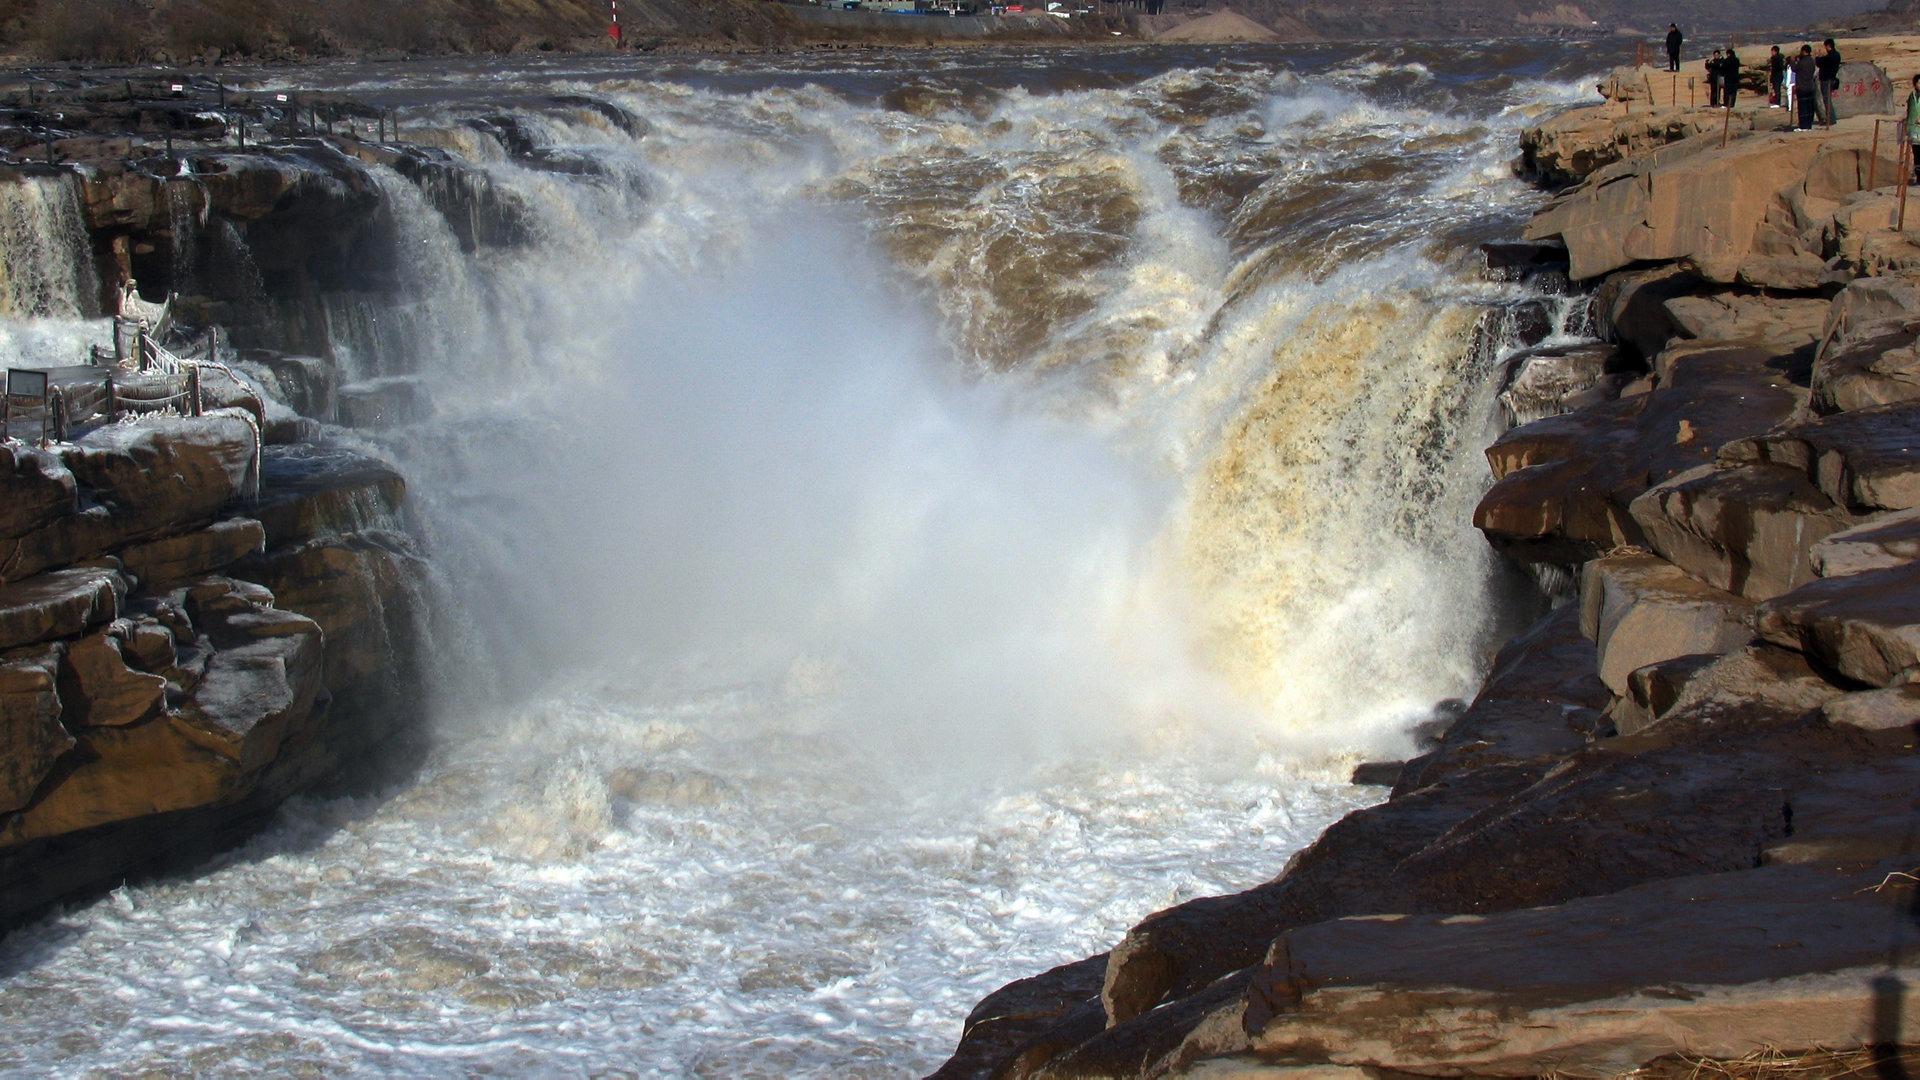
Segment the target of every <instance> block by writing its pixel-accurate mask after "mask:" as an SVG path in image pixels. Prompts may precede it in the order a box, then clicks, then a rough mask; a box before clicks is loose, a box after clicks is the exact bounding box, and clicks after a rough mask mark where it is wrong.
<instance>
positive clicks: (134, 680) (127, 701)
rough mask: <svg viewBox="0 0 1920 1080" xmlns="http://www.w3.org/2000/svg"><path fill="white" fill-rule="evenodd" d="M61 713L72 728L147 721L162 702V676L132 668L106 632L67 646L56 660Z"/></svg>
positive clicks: (164, 688) (164, 685) (164, 700)
mask: <svg viewBox="0 0 1920 1080" xmlns="http://www.w3.org/2000/svg"><path fill="white" fill-rule="evenodd" d="M60 700H61V705H62V715H63V718H64V719H65V720H66V723H67V726H68V727H69V728H71V729H72V730H74V731H79V730H81V729H83V728H89V727H125V726H127V725H129V724H138V723H140V722H142V721H144V720H150V719H152V718H153V717H154V716H156V715H158V714H159V713H160V711H161V709H163V708H164V707H165V706H166V703H167V680H165V679H163V678H161V677H160V676H158V675H148V674H144V673H142V672H138V671H133V670H131V669H130V668H129V667H128V666H127V663H126V661H125V660H124V659H123V658H122V656H121V652H120V642H119V640H118V639H117V638H114V637H112V636H110V635H108V634H106V633H104V632H103V633H96V634H89V635H87V636H86V637H83V638H81V639H79V640H78V641H75V642H73V643H72V644H70V645H68V646H67V648H66V655H65V657H64V658H63V660H62V662H61V664H60Z"/></svg>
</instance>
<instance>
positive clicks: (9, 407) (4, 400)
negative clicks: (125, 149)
mask: <svg viewBox="0 0 1920 1080" xmlns="http://www.w3.org/2000/svg"><path fill="white" fill-rule="evenodd" d="M28 85H32V84H28ZM0 389H4V388H0ZM11 438H13V395H12V394H0V442H6V441H7V440H8V439H11Z"/></svg>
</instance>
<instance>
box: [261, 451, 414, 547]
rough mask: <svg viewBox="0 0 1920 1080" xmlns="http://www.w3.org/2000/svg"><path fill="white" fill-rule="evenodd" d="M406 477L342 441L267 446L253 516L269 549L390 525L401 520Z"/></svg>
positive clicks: (392, 527) (386, 528) (384, 528)
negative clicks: (332, 443) (264, 531)
mask: <svg viewBox="0 0 1920 1080" xmlns="http://www.w3.org/2000/svg"><path fill="white" fill-rule="evenodd" d="M406 491H407V486H406V481H404V480H402V479H401V477H400V474H399V473H397V472H395V471H394V470H393V469H392V467H390V466H388V465H387V464H386V463H384V462H381V461H377V460H375V459H373V458H370V457H367V456H366V455H364V454H361V453H359V452H357V451H354V450H349V449H346V448H344V447H337V446H312V445H299V446H285V447H279V446H275V447H268V448H267V449H266V451H265V453H264V455H263V456H262V463H261V473H260V501H259V503H258V504H257V505H256V506H255V507H254V508H253V511H252V513H253V516H254V517H255V518H257V519H258V520H259V521H260V523H261V525H263V526H264V527H265V529H266V534H267V546H268V548H270V549H273V548H280V547H284V546H289V545H294V544H299V543H302V542H304V541H308V540H314V539H318V538H321V537H329V536H339V535H342V534H346V533H353V532H361V531H365V530H391V529H394V528H395V527H396V526H397V525H398V524H399V520H400V508H401V506H402V504H403V503H404V502H405V499H406Z"/></svg>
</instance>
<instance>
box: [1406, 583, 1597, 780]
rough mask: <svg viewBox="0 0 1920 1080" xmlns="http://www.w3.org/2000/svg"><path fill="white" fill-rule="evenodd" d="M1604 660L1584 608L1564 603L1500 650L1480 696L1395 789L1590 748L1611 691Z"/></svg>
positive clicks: (1408, 769) (1409, 768)
mask: <svg viewBox="0 0 1920 1080" xmlns="http://www.w3.org/2000/svg"><path fill="white" fill-rule="evenodd" d="M1598 662H1599V654H1598V653H1597V651H1596V650H1595V649H1594V645H1593V642H1592V640H1591V639H1589V638H1588V637H1587V636H1586V635H1585V634H1583V633H1581V629H1580V607H1579V605H1577V604H1563V605H1561V606H1560V607H1559V608H1557V609H1555V610H1554V611H1553V612H1552V613H1550V614H1549V615H1547V616H1546V617H1545V618H1543V619H1541V620H1540V621H1539V622H1536V623H1535V624H1534V625H1533V626H1532V627H1530V628H1528V630H1527V631H1526V632H1525V633H1523V634H1520V635H1518V636H1516V637H1515V638H1514V639H1513V640H1512V641H1510V642H1508V643H1507V644H1506V645H1505V646H1504V647H1503V648H1502V649H1501V650H1500V653H1499V655H1497V656H1496V657H1495V658H1494V661H1493V668H1492V670H1491V671H1490V672H1489V673H1488V675H1487V678H1486V681H1485V683H1484V684H1483V685H1482V686H1481V688H1480V692H1479V694H1477V695H1475V697H1474V699H1473V703H1472V704H1471V705H1470V706H1468V707H1467V709H1466V711H1465V712H1463V713H1462V714H1461V715H1460V717H1459V719H1457V720H1455V721H1454V722H1453V723H1452V725H1450V726H1449V727H1448V728H1447V730H1446V732H1445V734H1443V735H1441V736H1440V739H1439V743H1438V745H1437V746H1435V747H1434V748H1433V749H1432V750H1430V751H1428V752H1426V753H1424V754H1421V755H1420V756H1418V757H1416V758H1414V759H1413V760H1411V761H1408V762H1406V763H1405V764H1404V765H1402V766H1400V769H1399V775H1398V776H1397V777H1396V779H1395V783H1394V793H1395V794H1396V795H1404V794H1407V793H1409V792H1412V791H1416V790H1418V789H1419V788H1422V787H1426V786H1428V785H1431V784H1437V783H1440V782H1442V781H1444V780H1446V779H1447V778H1449V777H1452V776H1459V775H1462V774H1465V773H1468V772H1472V771H1473V770H1476V769H1481V768H1485V767H1488V766H1493V765H1506V764H1519V763H1528V762H1538V761H1542V760H1547V759H1551V758H1554V757H1557V756H1559V755H1563V754H1567V753H1571V752H1572V751H1574V750H1577V749H1579V748H1580V747H1582V746H1585V745H1586V744H1587V743H1588V742H1589V741H1590V740H1591V739H1592V738H1594V736H1595V735H1596V734H1597V733H1598V732H1599V731H1600V730H1601V729H1602V728H1603V727H1604V723H1605V721H1604V718H1603V717H1602V715H1601V710H1602V709H1604V708H1606V705H1607V701H1608V699H1609V698H1610V697H1611V696H1612V695H1611V692H1610V691H1609V690H1608V689H1607V687H1606V685H1605V684H1604V683H1602V682H1601V681H1600V679H1599V678H1598V676H1596V675H1595V673H1594V672H1595V670H1596V668H1597V667H1598Z"/></svg>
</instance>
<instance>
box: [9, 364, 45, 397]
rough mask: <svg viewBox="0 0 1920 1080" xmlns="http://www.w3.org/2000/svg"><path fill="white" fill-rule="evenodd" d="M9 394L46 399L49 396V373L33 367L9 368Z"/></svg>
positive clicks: (11, 395) (10, 395)
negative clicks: (35, 369)
mask: <svg viewBox="0 0 1920 1080" xmlns="http://www.w3.org/2000/svg"><path fill="white" fill-rule="evenodd" d="M7 396H8V397H23V398H33V399H35V400H37V401H45V400H46V398H47V373H46V372H44V371H34V370H32V369H31V368H8V369H7Z"/></svg>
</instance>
